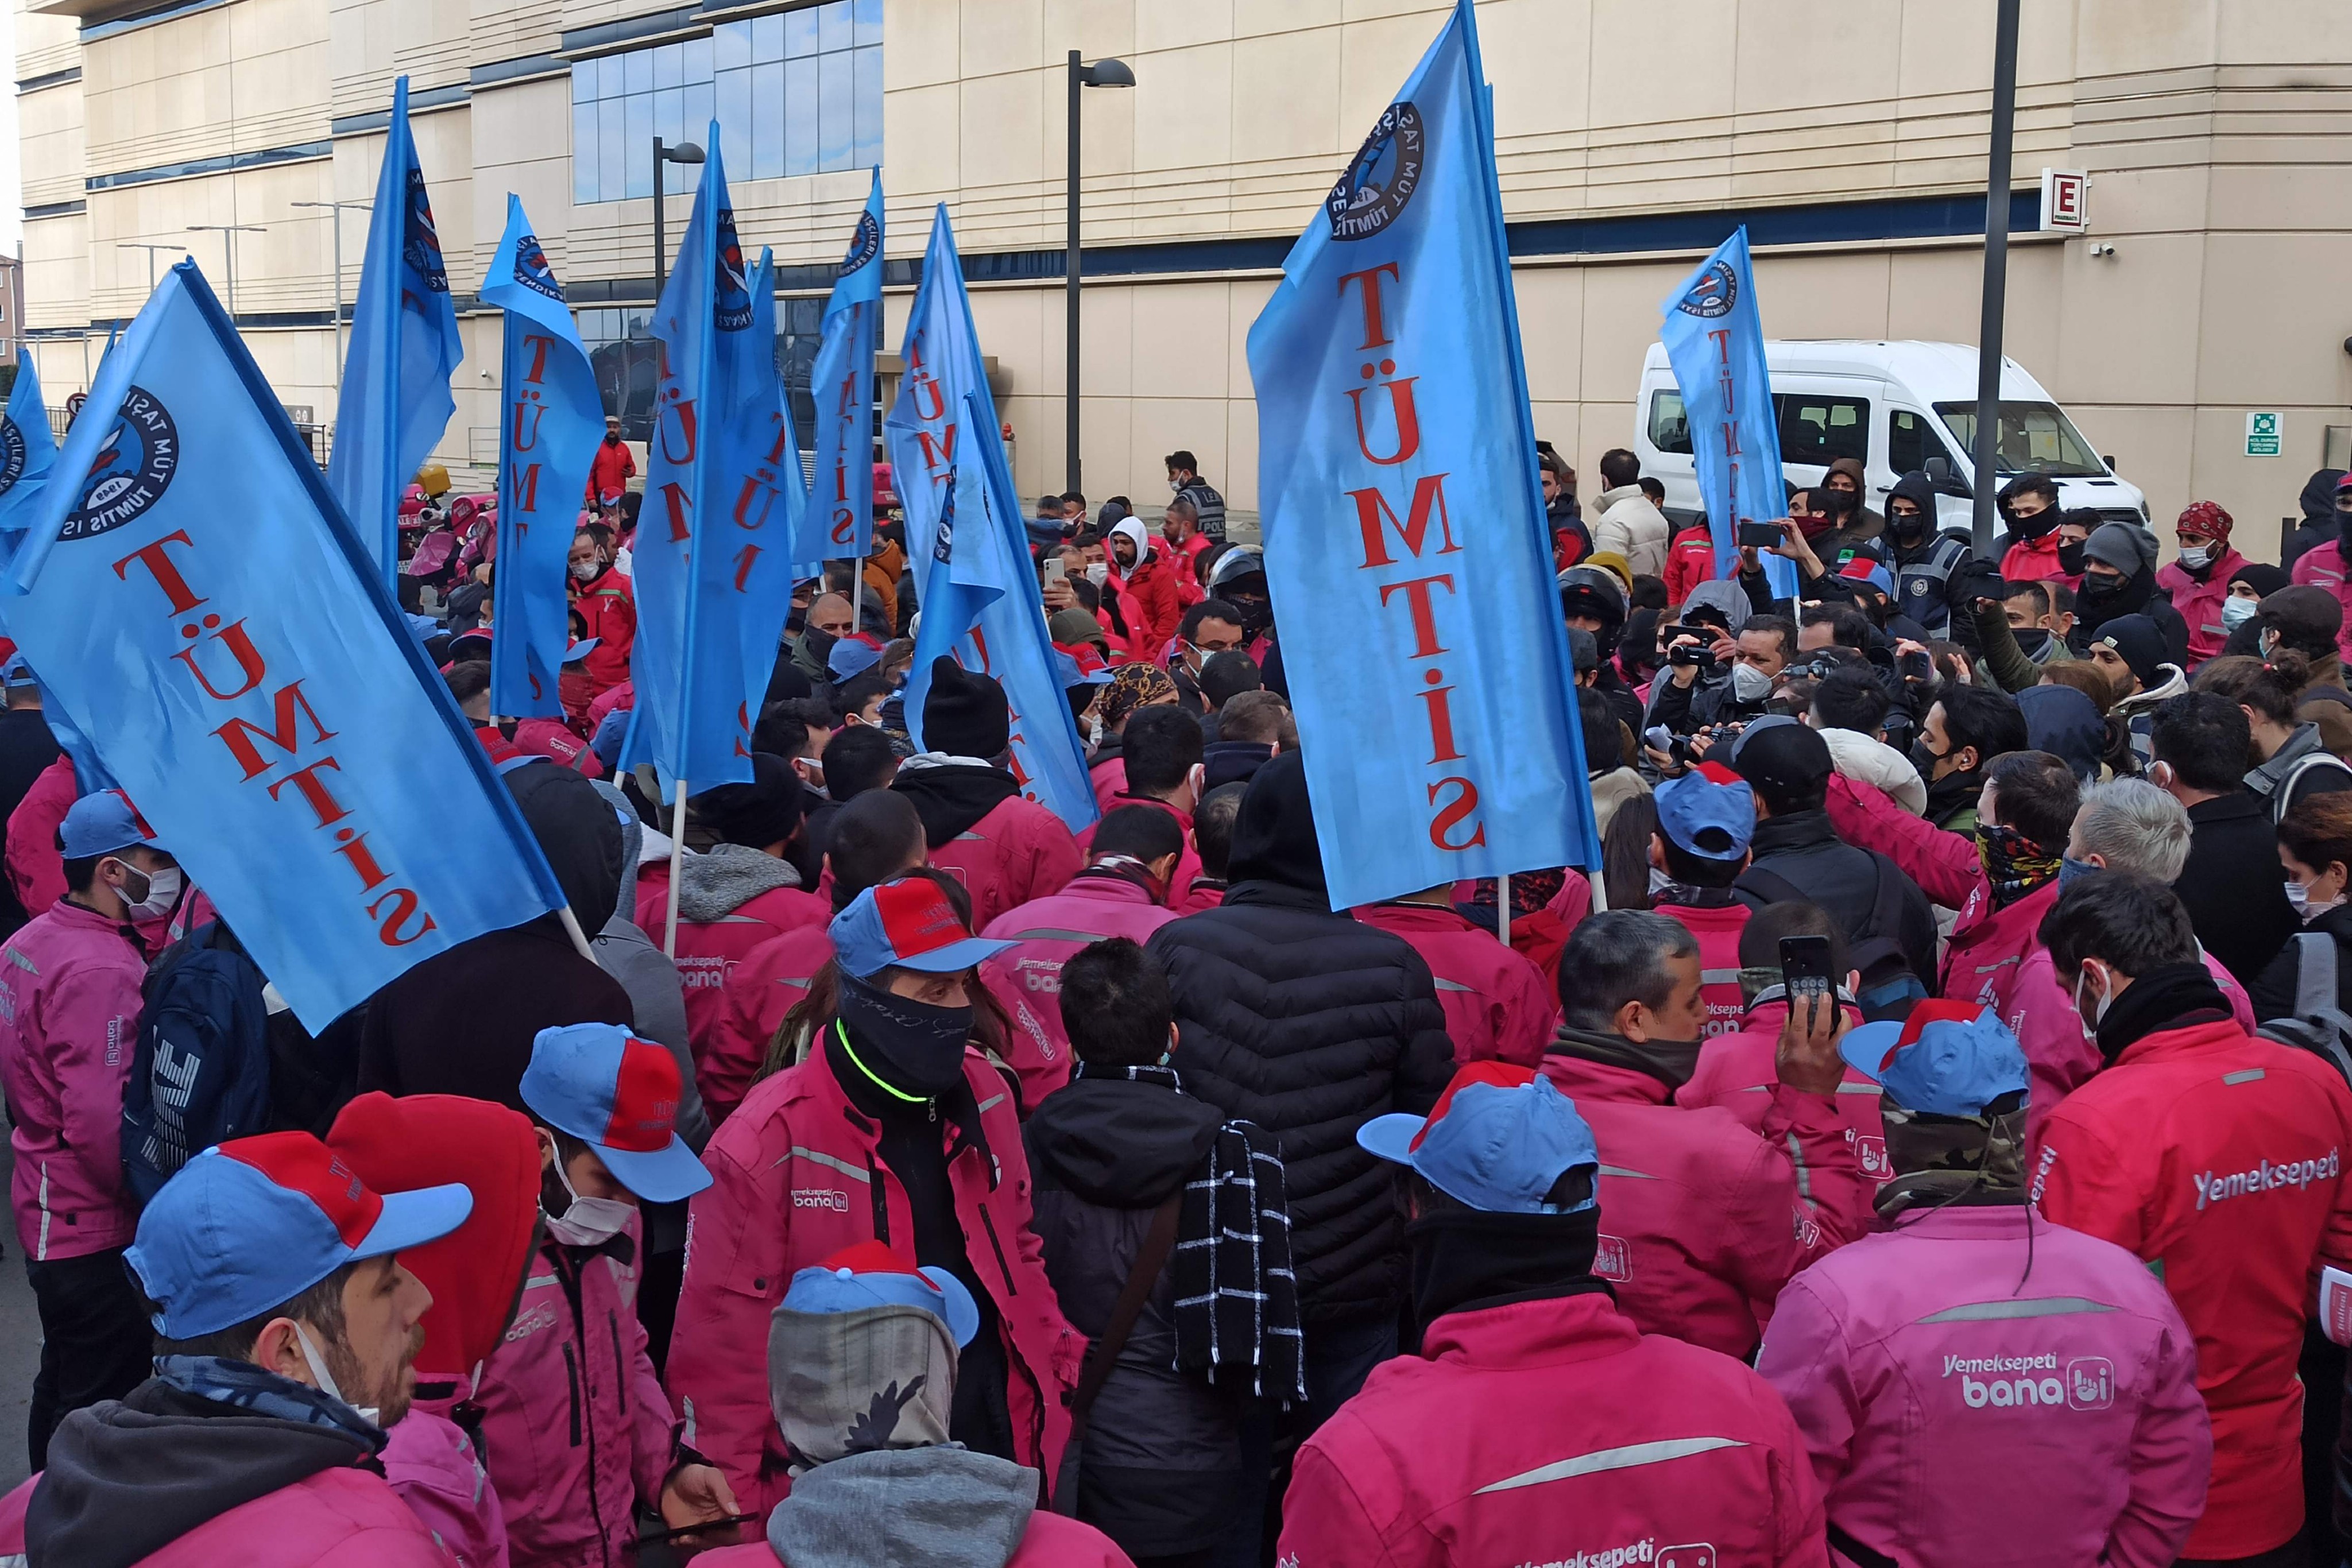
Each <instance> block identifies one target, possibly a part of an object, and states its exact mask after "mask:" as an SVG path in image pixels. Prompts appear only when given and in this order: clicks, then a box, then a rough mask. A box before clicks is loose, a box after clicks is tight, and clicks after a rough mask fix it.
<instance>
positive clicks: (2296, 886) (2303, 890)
mask: <svg viewBox="0 0 2352 1568" xmlns="http://www.w3.org/2000/svg"><path fill="white" fill-rule="evenodd" d="M2286 901H2287V902H2288V903H2289V904H2294V913H2295V915H2296V916H2297V918H2299V919H2301V920H2302V921H2303V922H2304V924H2305V925H2309V924H2310V923H2311V922H2312V921H2314V920H2316V919H2317V918H2318V917H2319V916H2321V915H2325V914H2326V913H2327V912H2328V911H2329V910H2331V909H2334V908H2336V907H2337V906H2338V905H2339V904H2342V903H2343V902H2344V895H2343V894H2340V893H2339V894H2336V896H2335V897H2333V898H2330V899H2326V900H2321V899H2315V898H2314V897H2312V896H2311V889H2310V888H2309V887H2308V886H2306V885H2305V884H2304V883H2299V882H2290V883H2287V884H2286Z"/></svg>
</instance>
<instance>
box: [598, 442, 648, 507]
mask: <svg viewBox="0 0 2352 1568" xmlns="http://www.w3.org/2000/svg"><path fill="white" fill-rule="evenodd" d="M636 476H637V459H636V455H635V453H632V452H631V451H630V450H629V444H628V443H627V442H625V441H600V442H598V443H597V444H596V455H595V456H593V457H592V458H590V459H589V460H588V497H587V500H588V504H589V505H590V506H592V507H593V506H594V505H596V503H598V502H599V501H603V500H605V499H608V498H611V497H617V496H619V495H621V494H622V493H623V492H624V491H625V490H627V489H628V487H629V481H630V480H632V479H634V478H635V477H636Z"/></svg>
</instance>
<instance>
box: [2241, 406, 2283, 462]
mask: <svg viewBox="0 0 2352 1568" xmlns="http://www.w3.org/2000/svg"><path fill="white" fill-rule="evenodd" d="M2283 417H2284V416H2282V415H2280V414H2277V413H2250V414H2248V415H2246V455H2247V456H2249V457H2276V456H2277V455H2279V429H2280V423H2281V421H2282V419H2283Z"/></svg>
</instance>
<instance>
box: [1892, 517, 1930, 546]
mask: <svg viewBox="0 0 2352 1568" xmlns="http://www.w3.org/2000/svg"><path fill="white" fill-rule="evenodd" d="M1886 526H1887V527H1888V528H1892V529H1894V530H1895V538H1897V539H1899V540H1901V541H1902V542H1903V543H1905V544H1906V545H1907V544H1916V543H1917V542H1918V540H1919V538H1920V537H1921V536H1922V535H1924V534H1925V533H1927V513H1925V512H1891V513H1889V514H1887V518H1886Z"/></svg>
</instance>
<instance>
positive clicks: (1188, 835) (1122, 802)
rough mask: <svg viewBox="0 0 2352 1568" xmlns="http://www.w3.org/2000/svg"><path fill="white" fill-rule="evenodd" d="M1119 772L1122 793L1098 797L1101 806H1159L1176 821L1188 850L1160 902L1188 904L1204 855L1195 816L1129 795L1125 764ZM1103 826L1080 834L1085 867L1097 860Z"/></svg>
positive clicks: (1106, 808)
mask: <svg viewBox="0 0 2352 1568" xmlns="http://www.w3.org/2000/svg"><path fill="white" fill-rule="evenodd" d="M1118 771H1119V780H1120V789H1119V790H1118V793H1117V794H1115V795H1113V796H1112V797H1111V798H1110V799H1109V800H1100V799H1099V797H1098V798H1097V800H1098V803H1099V804H1100V805H1101V807H1102V809H1103V810H1104V811H1105V812H1106V813H1108V812H1111V811H1116V810H1118V809H1119V808H1120V807H1121V806H1157V807H1159V808H1160V810H1163V811H1165V812H1167V813H1168V814H1169V815H1170V816H1171V817H1173V818H1175V819H1176V828H1177V831H1179V832H1181V833H1182V834H1183V835H1184V847H1183V848H1182V849H1181V850H1179V851H1177V852H1176V870H1175V871H1174V872H1173V873H1171V874H1170V876H1169V878H1168V891H1167V894H1166V895H1165V896H1163V897H1162V898H1161V899H1160V903H1161V904H1162V905H1164V906H1166V907H1168V908H1171V909H1172V908H1174V907H1175V906H1176V905H1178V904H1181V903H1183V902H1184V898H1185V895H1186V893H1187V892H1188V890H1190V889H1191V887H1192V879H1193V878H1194V877H1196V876H1199V875H1200V874H1201V856H1200V853H1199V852H1197V851H1196V850H1194V849H1193V848H1192V812H1190V811H1184V810H1178V809H1177V808H1175V807H1174V806H1171V805H1170V804H1169V803H1168V802H1167V801H1165V800H1161V799H1160V797H1158V796H1157V795H1130V794H1129V793H1128V792H1127V789H1126V779H1127V768H1126V766H1125V765H1124V764H1122V765H1121V766H1120V768H1119V770H1118ZM1100 826H1102V824H1101V823H1100V822H1099V821H1097V822H1096V823H1095V824H1094V825H1093V826H1092V827H1089V828H1087V831H1085V832H1083V833H1080V834H1079V835H1078V856H1079V863H1081V864H1084V863H1085V862H1087V861H1088V860H1091V859H1092V858H1093V857H1094V847H1095V829H1096V828H1098V827H1100ZM1071 874H1072V875H1073V876H1075V875H1076V874H1077V873H1075V872H1073V873H1071Z"/></svg>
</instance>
